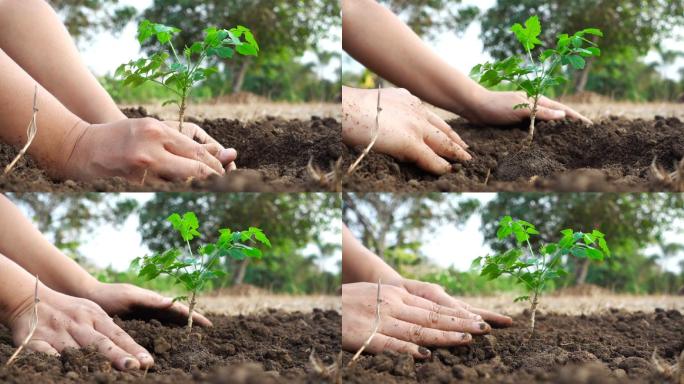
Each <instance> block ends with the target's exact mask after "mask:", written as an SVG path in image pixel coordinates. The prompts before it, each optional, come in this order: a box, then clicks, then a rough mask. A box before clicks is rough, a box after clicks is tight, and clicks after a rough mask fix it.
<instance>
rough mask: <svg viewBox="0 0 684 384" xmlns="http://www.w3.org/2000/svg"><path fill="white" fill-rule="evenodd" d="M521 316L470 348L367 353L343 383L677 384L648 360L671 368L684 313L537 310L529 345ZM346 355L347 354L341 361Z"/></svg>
mask: <svg viewBox="0 0 684 384" xmlns="http://www.w3.org/2000/svg"><path fill="white" fill-rule="evenodd" d="M526 319H527V318H526V317H522V316H518V317H516V319H515V320H516V321H515V325H514V326H513V327H511V328H506V329H494V330H493V331H492V333H491V334H490V335H486V336H476V337H475V338H474V340H473V343H472V344H471V345H469V346H462V347H453V348H437V349H432V356H431V359H429V360H428V361H422V362H419V361H414V359H413V358H412V357H411V356H410V355H398V354H395V353H385V354H383V355H377V356H369V355H364V356H362V357H361V358H360V359H359V360H357V363H356V364H354V365H352V366H351V367H349V368H345V369H344V371H343V379H344V382H345V383H359V384H361V383H416V382H419V383H452V382H453V383H456V382H459V383H534V382H542V383H568V384H570V383H587V384H588V383H597V384H598V383H624V382H634V383H675V381H674V379H673V378H672V377H670V376H668V375H666V374H663V373H660V372H659V371H658V369H657V368H655V365H654V364H653V363H652V361H653V360H652V355H653V351H654V350H655V351H656V354H657V356H659V359H660V361H661V364H662V365H663V366H664V365H665V364H669V365H672V364H674V363H675V361H676V360H677V359H678V357H679V354H680V353H681V352H682V350H684V332H682V330H683V329H684V316H682V314H681V313H680V312H678V311H676V310H667V311H666V310H662V309H657V310H656V311H655V312H651V313H644V312H636V313H628V312H621V311H617V310H611V311H609V312H608V313H607V314H603V315H587V316H576V317H573V316H561V315H553V314H541V315H540V314H539V313H537V330H536V332H535V337H534V338H533V339H531V340H529V341H528V339H529V331H528V329H527V327H526V324H527V322H526ZM350 359H351V354H349V353H345V357H344V361H345V364H346V363H347V362H348V361H349V360H350Z"/></svg>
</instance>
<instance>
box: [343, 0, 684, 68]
mask: <svg viewBox="0 0 684 384" xmlns="http://www.w3.org/2000/svg"><path fill="white" fill-rule="evenodd" d="M463 4H465V5H477V6H478V7H480V10H481V11H482V12H485V11H486V10H487V9H489V8H491V7H493V6H494V5H495V4H496V0H463ZM481 31H482V28H481V25H480V22H479V21H477V20H476V21H474V22H473V23H471V24H470V25H469V26H468V29H467V30H466V31H465V33H464V34H463V35H462V36H456V34H455V33H450V32H447V33H443V34H441V35H440V36H438V37H437V38H436V39H435V40H434V41H429V42H428V44H429V45H430V46H431V47H432V48H433V49H434V50H435V51H436V52H438V53H439V55H440V56H441V57H442V58H444V60H446V61H447V62H449V63H450V64H451V65H453V66H454V67H456V68H458V69H459V70H460V71H462V72H464V73H469V72H470V70H471V69H472V68H473V67H474V66H475V65H477V64H480V63H483V62H485V61H487V60H491V56H489V54H487V53H484V47H483V44H482V41H481V40H480V33H481ZM677 31H678V32H677V33H679V34H681V35H682V36H684V27H680V28H678V29H677ZM663 45H664V47H666V48H668V49H672V50H680V51H684V39H680V40H677V39H668V40H666V41H664V43H663ZM342 55H343V58H342V60H343V65H344V70H345V71H352V72H360V71H362V70H363V66H362V65H361V64H359V63H358V62H356V61H355V60H354V59H353V58H352V57H351V56H349V55H347V54H346V53H343V54H342ZM659 60H660V58H659V56H658V54H657V53H655V52H651V53H650V54H649V55H648V56H647V57H646V62H652V61H659ZM682 67H684V58H679V59H678V60H677V61H676V62H675V63H674V64H673V65H671V66H669V67H668V68H667V69H666V70H665V75H666V76H667V77H669V78H672V79H678V78H679V73H678V71H679V69H680V68H682Z"/></svg>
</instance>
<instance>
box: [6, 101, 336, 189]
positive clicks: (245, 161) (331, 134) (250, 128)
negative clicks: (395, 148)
mask: <svg viewBox="0 0 684 384" xmlns="http://www.w3.org/2000/svg"><path fill="white" fill-rule="evenodd" d="M124 112H125V113H126V114H127V115H128V116H129V117H133V118H139V117H146V116H147V112H146V111H145V109H144V108H137V109H130V110H125V111H124ZM188 121H190V122H194V123H196V124H198V125H200V126H201V127H202V128H204V129H205V130H206V131H207V132H208V133H209V134H210V135H211V136H212V137H214V138H215V139H216V140H217V141H219V142H220V143H222V144H223V145H224V146H226V147H232V148H235V149H236V150H237V151H238V159H237V162H236V163H237V166H238V168H239V170H238V171H236V172H232V173H230V174H228V175H227V176H225V177H215V178H211V179H209V180H205V181H197V180H195V181H192V182H190V183H163V184H160V185H157V184H154V185H151V184H150V185H145V186H141V185H139V184H138V183H129V182H127V181H125V180H123V179H109V180H99V181H95V182H92V183H84V182H74V181H71V180H67V181H64V182H58V181H54V180H51V179H50V178H49V177H48V176H47V175H46V173H45V172H44V171H42V170H41V169H39V168H38V167H37V166H36V164H35V163H34V162H33V161H32V160H31V159H30V157H29V158H26V159H22V160H21V161H20V162H19V164H18V166H17V167H16V168H15V170H14V171H13V172H12V173H11V174H10V175H9V176H6V177H3V176H0V190H3V191H11V192H78V191H98V192H122V191H217V192H220V191H236V192H243V191H245V192H301V191H327V190H328V187H326V186H323V185H321V184H320V183H319V182H318V181H316V180H314V178H312V177H311V176H310V174H309V172H308V171H307V165H308V163H309V161H310V160H311V161H312V165H313V166H314V167H317V168H320V169H324V170H330V169H331V168H332V165H333V164H334V163H335V161H336V160H338V159H339V158H340V156H342V153H343V145H342V140H341V132H342V131H341V129H342V128H341V125H340V123H339V122H338V121H337V120H335V119H331V118H319V117H315V116H314V117H312V118H311V119H310V120H308V121H303V120H283V119H278V118H275V117H269V118H267V119H265V120H263V121H257V122H247V123H246V122H241V121H238V120H226V119H216V120H203V121H202V120H197V119H192V118H190V119H188ZM17 152H18V149H16V148H13V147H11V146H9V145H6V144H0V164H2V166H3V167H4V165H5V164H9V163H10V162H11V161H12V159H14V157H15V156H16V154H17Z"/></svg>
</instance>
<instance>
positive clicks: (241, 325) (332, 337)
mask: <svg viewBox="0 0 684 384" xmlns="http://www.w3.org/2000/svg"><path fill="white" fill-rule="evenodd" d="M316 313H317V314H318V316H317V320H315V321H314V319H313V318H314V313H301V312H295V313H284V312H278V311H274V312H271V313H269V314H268V315H267V317H268V318H270V319H271V322H272V320H275V323H276V325H274V326H272V331H271V332H269V333H268V335H269V336H268V337H265V336H263V335H257V334H255V333H253V332H251V331H250V328H249V327H247V326H246V324H256V323H261V322H262V319H261V317H259V316H236V317H225V316H211V317H210V318H211V320H212V322H213V323H214V326H213V327H212V328H200V327H196V328H193V334H190V335H188V334H187V332H186V329H185V327H183V326H164V325H162V324H160V323H159V322H158V321H149V322H146V321H141V320H126V321H121V320H120V319H117V320H116V322H117V323H118V324H120V325H122V327H123V329H124V330H126V331H127V332H128V333H129V334H132V335H135V336H134V339H135V340H136V342H138V343H139V344H140V345H141V346H143V347H144V348H146V349H147V350H148V351H151V352H152V354H153V358H154V359H155V365H154V367H152V368H151V369H150V370H149V372H148V373H147V375H146V377H145V379H144V380H143V378H142V376H143V372H142V371H131V372H120V371H117V370H116V369H114V368H112V366H111V364H110V363H109V361H108V360H107V359H106V358H105V357H104V356H103V355H101V354H100V353H99V352H97V351H95V350H94V349H93V348H83V349H73V348H72V349H66V350H64V351H63V352H62V354H61V356H60V357H53V356H47V355H44V354H40V353H25V354H22V355H21V356H20V357H19V359H18V360H17V362H16V363H15V364H13V365H12V366H11V367H5V366H4V364H3V365H2V366H0V383H11V384H33V383H138V382H145V383H168V384H182V383H198V382H201V383H217V384H218V383H234V384H256V383H273V384H280V383H328V382H332V381H333V380H332V378H330V377H323V376H321V375H320V374H318V373H316V372H314V369H313V368H312V366H311V364H310V362H309V355H310V354H311V351H312V348H313V349H315V350H316V354H317V356H318V357H319V358H321V359H322V360H323V361H324V363H325V364H327V365H330V364H332V363H333V362H334V361H335V360H334V359H335V358H336V356H337V354H338V353H339V346H340V343H341V336H340V329H341V328H340V327H341V316H340V315H339V313H337V312H335V311H317V312H316ZM302 321H304V322H306V323H307V324H310V326H309V327H308V328H302V327H301V322H302ZM304 336H306V337H308V343H306V344H302V343H300V342H299V340H300V339H301V338H302V337H304ZM158 351H161V352H158ZM13 352H14V348H13V347H12V346H11V337H10V334H9V331H8V330H7V329H5V328H4V327H2V326H0V362H4V361H6V360H7V359H8V358H9V356H10V355H11V354H12V353H13ZM392 364H394V362H392ZM407 366H408V364H407ZM410 368H411V369H413V364H411V367H410Z"/></svg>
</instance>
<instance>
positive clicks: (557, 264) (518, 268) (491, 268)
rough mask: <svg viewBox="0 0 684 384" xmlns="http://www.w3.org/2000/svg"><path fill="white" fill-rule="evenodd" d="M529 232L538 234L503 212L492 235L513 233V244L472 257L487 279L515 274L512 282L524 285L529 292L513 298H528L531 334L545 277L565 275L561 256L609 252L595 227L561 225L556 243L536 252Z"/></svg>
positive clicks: (594, 256) (593, 257)
mask: <svg viewBox="0 0 684 384" xmlns="http://www.w3.org/2000/svg"><path fill="white" fill-rule="evenodd" d="M533 235H539V232H538V231H537V229H536V228H535V226H534V225H533V224H531V223H528V222H527V221H523V220H513V219H512V218H511V217H510V216H504V217H503V218H502V219H501V221H500V222H499V229H498V231H497V232H496V236H497V238H498V239H499V240H503V239H504V238H506V237H508V236H513V237H515V240H516V243H517V246H516V247H514V248H511V249H508V250H506V251H505V252H503V253H502V254H499V255H494V256H485V257H478V258H476V259H475V260H474V261H473V266H474V267H479V268H481V271H480V275H482V276H485V277H487V278H489V279H490V280H493V279H496V278H497V277H499V276H501V275H510V276H513V277H514V278H515V280H516V283H518V284H521V285H524V286H525V289H526V290H527V291H528V292H529V295H525V296H520V297H517V298H516V299H515V302H518V301H529V302H530V317H529V319H530V331H531V334H532V335H534V326H535V314H536V312H537V306H538V305H539V299H540V297H541V294H542V291H543V290H544V287H545V286H546V284H547V283H548V282H549V281H552V280H554V279H557V278H558V277H560V276H565V275H567V271H566V270H565V269H564V268H563V265H562V264H561V261H562V259H563V258H564V257H570V256H574V257H577V258H588V259H589V260H593V261H602V260H603V259H604V258H605V257H609V256H610V249H608V244H607V243H606V239H605V238H604V235H603V233H601V232H599V231H598V230H596V229H595V230H593V231H592V232H591V233H583V232H576V231H574V230H572V229H564V230H562V231H561V235H562V237H561V239H560V240H559V241H558V242H557V243H549V244H545V245H543V246H541V247H540V248H539V249H538V250H537V252H535V251H534V249H533V248H532V244H530V236H533ZM530 295H531V297H530Z"/></svg>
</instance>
